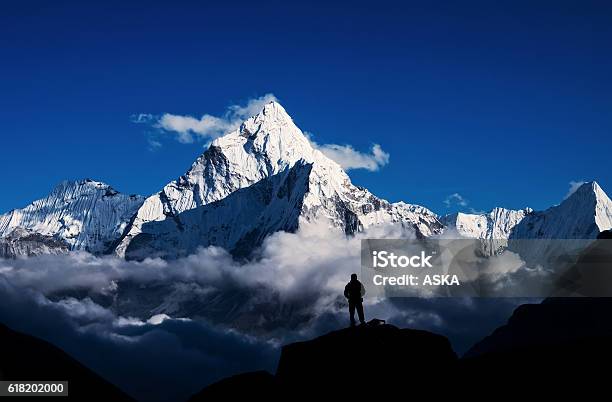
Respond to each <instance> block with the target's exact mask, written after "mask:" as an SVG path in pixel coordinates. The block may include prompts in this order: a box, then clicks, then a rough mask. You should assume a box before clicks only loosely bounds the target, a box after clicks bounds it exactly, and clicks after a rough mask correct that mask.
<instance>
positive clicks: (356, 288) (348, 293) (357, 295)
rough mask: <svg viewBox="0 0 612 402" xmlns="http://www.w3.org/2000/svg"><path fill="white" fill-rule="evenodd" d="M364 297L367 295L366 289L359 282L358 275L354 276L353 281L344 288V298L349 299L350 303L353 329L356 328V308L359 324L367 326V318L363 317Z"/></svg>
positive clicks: (352, 276)
mask: <svg viewBox="0 0 612 402" xmlns="http://www.w3.org/2000/svg"><path fill="white" fill-rule="evenodd" d="M363 295H365V288H364V287H363V285H362V284H361V282H359V281H358V280H357V274H352V275H351V281H350V282H349V283H347V284H346V286H345V287H344V297H346V298H347V299H348V303H349V313H350V315H351V327H354V326H355V308H357V315H358V316H359V322H360V323H361V324H365V318H364V317H363Z"/></svg>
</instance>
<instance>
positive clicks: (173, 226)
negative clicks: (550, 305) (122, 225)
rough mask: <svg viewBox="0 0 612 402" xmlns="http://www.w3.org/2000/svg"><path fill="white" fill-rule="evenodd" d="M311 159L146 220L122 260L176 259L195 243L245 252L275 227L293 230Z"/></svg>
mask: <svg viewBox="0 0 612 402" xmlns="http://www.w3.org/2000/svg"><path fill="white" fill-rule="evenodd" d="M311 169H312V164H309V163H306V162H298V163H296V164H295V165H294V166H292V167H291V168H288V169H285V170H283V171H282V172H280V173H278V174H276V175H273V176H270V177H267V178H265V179H262V180H260V181H258V182H256V183H254V184H252V185H251V186H249V187H244V188H241V189H239V190H236V191H235V192H233V193H231V194H230V195H228V196H227V197H225V198H223V199H221V200H219V201H216V202H212V203H210V204H206V205H203V206H200V207H198V208H194V209H191V210H188V211H185V212H182V213H179V214H173V213H172V212H166V219H165V220H162V221H153V222H148V223H146V224H144V225H143V226H142V233H140V234H138V235H136V236H135V237H134V238H133V239H132V240H131V242H130V244H129V245H128V247H127V249H126V254H125V256H126V258H127V259H144V258H146V257H162V258H170V259H173V258H179V257H184V256H187V255H190V254H193V253H194V252H195V251H196V250H197V249H198V247H207V246H220V247H223V248H225V249H226V250H229V251H230V253H231V254H232V255H234V256H235V257H239V258H240V257H247V256H249V255H250V254H251V253H252V252H253V250H255V249H256V248H257V247H258V246H260V245H261V244H262V242H263V240H264V238H265V237H266V236H267V235H269V234H271V233H274V232H277V231H289V232H294V231H295V230H297V228H298V220H299V216H300V212H301V210H302V204H303V201H304V196H305V195H306V194H307V192H308V185H309V176H310V171H311Z"/></svg>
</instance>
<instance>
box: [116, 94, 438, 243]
mask: <svg viewBox="0 0 612 402" xmlns="http://www.w3.org/2000/svg"><path fill="white" fill-rule="evenodd" d="M298 165H299V166H298ZM296 166H298V168H296V169H293V168H294V167H296ZM289 170H291V172H292V173H291V174H286V172H288V171H289ZM279 175H282V176H279ZM300 175H307V177H300ZM276 176H279V177H278V178H277V179H274V177H276ZM262 181H268V187H266V188H267V190H266V191H269V194H266V195H262V193H261V192H262V188H263V185H258V186H257V187H256V188H253V189H252V191H246V190H245V191H241V192H240V194H241V195H240V196H241V197H242V199H243V200H246V199H248V198H249V197H256V198H258V199H257V200H253V202H254V203H256V204H258V205H260V210H259V212H260V213H259V215H257V216H251V217H250V218H251V219H250V220H249V221H248V222H238V223H235V224H234V227H232V228H229V227H227V225H226V224H223V223H222V222H219V223H218V226H217V223H215V224H214V225H213V226H211V227H209V228H208V229H207V230H208V231H209V232H211V233H212V232H215V234H214V235H210V236H207V235H205V234H202V233H201V231H202V228H203V227H208V226H207V225H208V223H204V222H202V221H201V220H197V221H195V220H194V219H196V218H194V217H196V216H197V217H198V218H197V219H204V218H202V215H198V214H193V213H190V214H185V212H186V211H191V210H194V209H196V208H204V207H205V206H207V205H209V204H212V203H217V202H220V201H221V200H225V199H226V198H228V197H229V196H230V195H232V197H233V194H234V193H236V192H237V191H238V190H242V189H248V188H250V187H252V186H253V185H254V184H256V183H260V182H262ZM295 183H304V184H305V186H304V187H299V189H298V187H296V186H295V185H294V184H295ZM282 189H288V190H287V191H289V193H291V191H294V192H295V191H302V193H301V194H297V193H291V199H292V200H293V201H292V204H291V205H290V206H289V205H282V206H279V204H278V203H275V202H271V201H269V202H267V203H264V205H261V202H260V201H261V200H260V198H261V197H264V198H265V199H269V200H272V198H273V195H274V194H272V193H275V194H276V192H277V191H280V193H282V194H285V195H287V191H285V190H282ZM277 195H278V194H277ZM234 198H235V197H233V198H232V199H234ZM228 202H229V201H228ZM231 203H232V205H234V204H238V202H236V201H232V202H231ZM274 208H297V213H296V214H288V213H286V211H284V210H283V211H279V210H278V209H274ZM419 208H420V209H418V208H414V206H410V205H408V204H406V205H401V204H397V205H392V204H389V203H388V202H387V201H384V200H380V199H378V198H376V197H375V196H373V195H372V194H370V193H369V192H368V191H367V190H365V189H361V188H358V187H356V186H354V185H353V184H352V183H351V181H350V178H349V177H348V175H347V174H346V173H345V172H344V170H342V168H341V167H340V165H338V164H337V163H336V162H334V161H333V160H331V159H329V158H328V157H327V156H325V155H323V153H321V152H320V151H319V150H317V149H315V148H314V147H313V146H312V144H311V143H310V141H309V140H308V138H307V137H306V136H305V135H304V133H303V132H302V131H301V130H300V129H299V128H298V127H297V126H296V125H295V123H294V121H293V119H292V118H291V117H290V116H289V115H288V114H287V112H286V111H285V109H284V108H283V107H282V106H281V105H280V104H279V103H278V102H270V103H268V104H266V105H265V106H264V108H263V110H262V111H261V112H259V113H258V114H256V115H255V116H253V117H251V118H249V119H247V120H246V121H244V122H243V123H242V124H241V125H240V127H239V128H237V129H236V130H234V131H232V132H230V133H228V134H226V135H224V136H222V137H219V138H217V139H215V140H214V141H213V142H212V143H211V145H210V147H209V148H208V149H207V150H206V151H205V152H204V153H203V154H202V155H201V156H200V157H198V158H197V160H196V161H195V162H194V163H193V165H192V166H191V168H190V169H189V170H188V171H187V173H186V174H185V175H183V176H181V177H180V178H179V179H177V180H175V181H173V182H171V183H169V184H167V185H166V186H165V187H164V188H163V189H162V190H161V191H160V192H159V193H158V194H155V195H153V196H151V197H149V198H148V199H147V200H146V201H145V202H144V204H143V206H142V207H141V208H140V209H139V210H138V213H137V214H136V217H135V219H134V220H133V222H132V224H131V227H130V228H129V230H128V231H127V233H126V235H125V236H124V237H123V239H122V240H121V243H120V244H119V246H118V247H117V250H116V252H117V254H118V255H126V253H127V252H128V251H129V250H128V247H131V249H132V250H134V249H135V248H137V247H142V244H143V242H144V241H145V240H146V243H147V244H149V245H151V244H153V243H151V242H154V243H155V247H159V245H161V244H162V243H163V242H161V241H157V240H158V239H159V238H160V236H161V237H163V236H167V241H168V242H171V243H173V244H175V245H176V247H181V246H179V245H187V244H188V245H190V246H189V247H192V246H191V245H193V244H194V241H193V240H192V239H186V238H185V236H189V235H188V234H186V233H188V232H190V229H189V228H191V227H196V226H197V227H199V229H198V230H197V232H198V234H197V236H198V238H200V241H199V242H198V244H200V245H202V246H206V245H210V244H214V245H218V246H222V247H225V248H228V249H230V250H231V249H233V248H234V247H235V246H236V244H238V243H240V244H242V243H243V241H244V240H243V239H244V238H245V236H246V237H249V236H250V237H252V238H253V237H256V238H257V239H258V240H261V239H262V236H259V235H258V236H254V235H253V230H255V229H256V227H259V228H262V227H265V228H267V229H266V230H267V232H270V233H271V231H274V230H295V229H296V228H297V227H298V226H299V222H300V221H303V220H307V221H310V220H315V219H317V220H318V219H326V220H327V221H329V222H330V226H331V227H335V228H338V229H339V230H343V231H345V232H346V233H353V232H355V231H357V230H361V229H362V228H364V227H368V226H371V225H376V224H380V223H385V222H395V223H398V224H404V225H407V226H410V227H414V228H415V229H416V230H418V231H420V232H421V234H424V235H429V234H431V233H436V232H438V231H440V230H441V227H442V225H441V224H440V223H439V222H438V220H437V216H436V215H435V214H433V213H432V212H431V211H429V210H427V209H426V208H423V207H419ZM279 216H286V217H291V219H292V221H291V222H289V221H287V220H283V223H282V224H281V223H280V221H278V217H279ZM206 219H208V218H206ZM287 219H289V218H287ZM167 220H170V222H172V225H174V227H175V230H170V229H169V226H168V225H167V224H164V225H158V224H156V223H155V222H162V221H167ZM274 222H276V223H274ZM253 224H255V226H253ZM172 225H171V226H172ZM211 225H212V224H211ZM194 230H195V229H194ZM160 231H161V232H163V233H160ZM236 231H238V232H239V233H235V232H236ZM171 232H172V233H171ZM191 232H193V231H191ZM220 232H222V234H220ZM230 232H231V233H230ZM270 233H268V234H270ZM192 235H193V234H192ZM136 237H138V238H139V239H140V240H139V241H138V242H136V243H134V244H132V246H130V244H131V243H132V241H133V240H134V239H135V238H136ZM153 239H157V240H155V241H154V240H153ZM170 239H171V240H170ZM230 239H231V240H230ZM257 245H258V244H257V242H253V244H252V247H256V246H257ZM176 247H175V248H176ZM186 251H189V250H186ZM191 251H192V250H191ZM139 254H141V255H142V253H139Z"/></svg>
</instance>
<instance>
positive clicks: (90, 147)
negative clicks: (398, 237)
mask: <svg viewBox="0 0 612 402" xmlns="http://www.w3.org/2000/svg"><path fill="white" fill-rule="evenodd" d="M85 3H87V4H85ZM93 3H94V2H93V1H92V2H61V1H58V2H48V1H44V2H39V3H36V2H30V1H20V2H15V4H12V5H11V4H4V5H3V7H2V11H0V50H1V60H0V123H1V124H2V127H1V130H2V141H1V145H0V147H1V148H0V149H1V155H2V157H1V158H0V184H1V185H2V188H3V191H2V198H1V199H0V211H6V210H8V209H11V208H13V207H20V206H24V205H25V204H27V203H29V202H30V201H32V200H34V199H35V198H38V197H41V196H43V195H44V194H46V193H47V192H48V191H49V190H50V189H51V188H52V187H53V185H54V184H55V183H57V182H59V181H60V180H62V179H66V178H72V179H77V178H84V177H91V178H95V179H98V180H102V181H105V182H107V183H109V184H111V185H113V186H114V187H116V188H117V189H118V190H119V191H123V192H128V193H141V194H149V193H153V192H155V191H157V190H158V189H160V188H161V187H162V186H163V185H164V184H165V183H166V182H168V181H170V180H171V179H174V178H176V177H177V176H178V175H180V174H182V173H183V172H184V171H185V170H186V169H187V168H188V167H189V165H190V164H191V163H192V161H193V160H194V159H195V157H196V156H197V155H198V154H199V153H200V152H201V151H202V145H203V144H202V143H195V144H190V145H186V144H179V143H178V142H176V141H174V140H173V139H172V138H171V137H168V138H167V139H163V140H162V143H163V146H162V147H161V148H160V149H158V150H157V151H155V152H151V151H149V150H148V146H147V134H146V130H145V128H144V127H143V125H138V124H134V123H132V122H131V121H130V116H131V115H133V114H135V113H153V114H162V113H165V112H168V113H175V114H183V115H187V114H188V115H194V116H201V115H202V114H204V113H210V114H214V115H220V114H222V113H223V111H224V110H225V108H226V107H227V106H228V105H231V104H235V103H243V102H245V101H246V100H248V99H249V98H253V97H257V96H261V95H263V94H265V93H273V94H275V95H276V96H277V97H278V99H279V100H280V101H281V103H282V104H283V105H284V106H285V108H286V109H287V111H288V112H289V113H290V114H291V115H292V116H293V118H294V120H295V121H296V122H297V124H298V125H299V126H300V127H301V128H302V129H303V130H306V131H309V132H312V133H314V134H315V139H316V140H317V142H320V143H337V144H351V145H353V146H354V147H355V148H356V149H359V150H362V151H367V149H368V148H369V147H370V145H371V144H372V143H379V144H380V145H381V146H382V148H383V149H384V150H386V151H387V152H389V153H390V154H391V159H390V163H389V164H388V165H387V166H385V167H384V168H382V169H381V170H380V171H379V172H374V173H372V172H367V171H359V170H354V171H351V172H350V175H351V177H352V178H353V180H354V182H356V183H357V184H360V185H364V186H366V187H368V188H370V189H371V190H372V191H373V192H374V193H376V194H378V195H380V196H382V197H385V198H387V199H389V200H391V201H396V200H404V201H406V202H412V203H420V204H423V205H425V206H428V207H429V208H431V209H433V210H434V211H436V212H438V213H444V212H446V211H447V209H446V207H445V205H444V203H443V201H444V199H445V198H446V197H447V196H448V195H449V194H452V193H455V192H457V193H459V194H461V195H462V196H463V197H465V198H466V199H468V200H469V201H470V203H469V205H468V206H467V207H466V208H474V209H477V210H483V209H490V208H492V207H494V206H506V207H512V208H519V207H524V206H531V207H534V208H536V209H539V208H545V207H547V206H550V205H551V204H553V203H557V202H559V201H560V200H561V199H562V198H563V196H564V195H565V193H566V192H567V189H568V182H569V181H572V180H593V179H594V180H597V181H598V182H599V183H600V184H601V185H602V187H603V188H604V189H605V190H607V191H608V192H609V193H612V173H611V169H610V153H611V150H612V78H611V72H612V3H610V2H609V1H601V2H587V1H573V2H563V1H550V2H543V1H528V2H520V1H508V2H494V1H486V2H469V1H462V2H456V1H452V2H414V3H412V2H401V3H400V2H397V3H390V2H385V1H369V2H356V1H351V2H348V3H345V4H341V3H339V2H334V4H333V5H330V4H326V3H327V2H322V3H320V4H315V3H314V2H309V3H308V4H302V5H297V4H293V2H288V1H287V2H275V3H273V2H265V1H257V2H249V3H238V2H215V3H213V2H207V4H197V3H196V2H193V3H189V2H179V1H175V2H154V1H147V2H142V3H137V2H125V1H121V2H119V1H104V2H100V4H98V5H94V4H93ZM126 3H129V4H126ZM200 3H204V2H200ZM423 3H430V4H427V5H425V4H423Z"/></svg>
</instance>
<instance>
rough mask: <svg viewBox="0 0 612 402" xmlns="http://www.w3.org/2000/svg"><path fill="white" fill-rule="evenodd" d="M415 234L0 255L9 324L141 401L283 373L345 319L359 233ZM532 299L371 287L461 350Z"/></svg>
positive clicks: (304, 235) (401, 315) (377, 303)
mask: <svg viewBox="0 0 612 402" xmlns="http://www.w3.org/2000/svg"><path fill="white" fill-rule="evenodd" d="M411 236H414V233H412V232H411V231H408V230H406V229H404V228H402V227H401V226H399V225H388V226H380V227H376V228H372V229H371V230H368V231H367V232H364V233H360V234H358V235H356V236H353V237H346V236H345V235H344V234H342V233H337V232H335V231H330V230H329V229H328V227H327V225H325V224H320V223H316V222H315V223H311V224H304V225H302V226H301V228H300V230H298V231H297V232H296V233H285V232H278V233H276V234H274V235H271V236H270V237H268V238H267V239H266V240H265V242H264V244H263V246H262V248H261V250H260V254H259V258H258V259H257V260H253V261H248V262H237V261H234V260H233V259H232V258H231V256H230V255H229V254H228V253H227V252H226V251H225V250H223V249H221V248H217V247H208V248H202V249H200V250H199V251H198V252H197V253H196V254H194V255H191V256H189V257H185V258H182V259H179V260H175V261H164V260H161V259H147V260H144V261H140V262H138V261H125V260H121V259H118V258H116V257H112V256H103V257H97V256H93V255H91V254H88V253H71V254H67V255H59V256H58V255H55V256H51V255H46V256H39V257H32V258H24V259H17V260H0V299H1V300H3V303H2V304H1V305H0V322H4V323H6V324H7V325H9V326H11V327H13V328H14V329H16V330H20V331H24V332H27V333H31V334H34V335H37V336H41V337H43V338H45V339H47V340H49V341H51V342H52V343H54V344H56V345H58V346H59V347H61V348H62V349H64V350H66V351H67V352H68V353H70V354H71V355H73V356H74V357H76V358H77V359H79V360H81V361H82V362H83V363H85V364H86V365H87V366H89V367H91V368H93V369H94V370H96V371H97V372H98V373H100V374H101V375H103V376H104V377H105V378H107V379H109V380H110V381H112V382H113V383H115V384H117V385H118V386H120V387H121V388H122V389H124V390H125V391H127V392H129V393H130V394H131V395H134V396H136V397H137V398H139V399H141V400H151V401H161V400H179V399H185V398H186V396H188V395H189V394H191V393H193V392H195V391H197V390H199V389H200V388H202V387H203V386H205V385H206V384H209V383H211V382H213V381H215V380H217V379H220V378H223V377H226V376H229V375H232V374H236V373H239V372H243V371H249V370H258V369H267V370H270V371H274V370H275V366H276V361H277V359H278V353H279V346H280V345H282V344H285V343H288V342H292V341H297V340H303V339H309V338H312V337H315V336H318V335H321V334H322V333H326V332H328V331H331V330H335V329H339V328H342V327H345V326H346V325H347V324H348V316H347V312H346V302H345V301H344V299H343V298H342V290H343V288H344V285H345V284H346V282H347V281H348V278H349V277H350V274H351V273H353V272H357V273H359V272H360V242H361V240H362V239H363V238H402V237H408V238H410V237H411ZM313 250H316V252H313ZM518 270H519V269H518V268H516V267H514V266H513V269H512V272H511V273H512V274H515V273H516V272H517V271H518ZM496 273H498V272H497V271H496ZM500 273H501V271H500ZM500 276H501V277H503V275H500ZM366 296H367V295H366ZM523 301H524V299H503V300H491V299H489V300H473V299H457V298H453V299H435V298H434V299H427V298H400V299H385V298H380V297H366V317H367V318H368V319H371V318H374V317H377V318H381V319H386V320H387V321H388V322H389V323H391V324H394V325H397V326H400V327H412V328H420V329H426V330H430V331H433V332H436V333H441V334H443V335H446V336H449V338H450V339H451V341H452V342H453V346H454V347H455V348H456V350H458V351H459V352H462V351H464V350H465V349H467V348H468V347H469V346H471V344H473V343H474V342H475V341H476V340H478V339H480V338H481V337H482V336H484V335H485V334H487V333H489V332H490V331H491V330H492V329H493V328H495V327H497V326H499V325H500V324H502V323H503V322H504V321H505V319H507V317H508V316H509V314H510V312H511V311H512V309H513V308H514V307H515V306H516V305H517V304H519V303H521V302H523ZM194 373H195V374H194Z"/></svg>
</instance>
